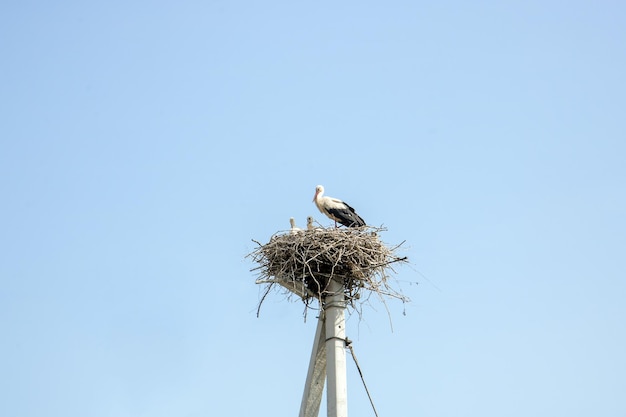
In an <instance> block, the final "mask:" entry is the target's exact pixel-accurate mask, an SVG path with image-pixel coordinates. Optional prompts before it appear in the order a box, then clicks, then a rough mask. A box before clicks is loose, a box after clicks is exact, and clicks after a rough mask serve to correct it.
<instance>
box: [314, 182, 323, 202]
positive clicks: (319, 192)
mask: <svg viewBox="0 0 626 417" xmlns="http://www.w3.org/2000/svg"><path fill="white" fill-rule="evenodd" d="M322 194H324V186H323V185H318V186H317V187H315V195H314V196H313V201H315V200H316V199H317V196H318V195H319V196H321V195H322Z"/></svg>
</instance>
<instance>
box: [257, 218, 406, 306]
mask: <svg viewBox="0 0 626 417" xmlns="http://www.w3.org/2000/svg"><path fill="white" fill-rule="evenodd" d="M383 230H385V229H382V228H374V227H368V226H365V227H359V228H326V229H324V228H316V229H315V230H302V231H297V232H294V231H288V232H282V233H280V232H279V233H277V234H275V235H273V236H272V237H271V238H270V241H269V242H268V243H266V244H261V243H259V242H257V241H254V242H255V243H257V245H258V247H257V248H256V249H255V250H254V251H253V252H252V253H250V254H248V255H247V257H251V258H252V260H253V261H254V262H256V263H257V264H258V266H257V267H256V268H253V269H252V271H256V272H257V273H258V274H259V279H257V281H256V282H257V284H267V288H266V290H265V292H264V294H263V297H262V298H261V302H260V303H259V309H260V306H261V303H262V302H263V300H264V299H265V297H266V296H267V294H268V293H269V292H270V291H271V290H272V289H273V288H274V287H275V285H276V284H278V285H280V286H281V287H282V288H283V289H287V290H289V293H288V295H289V296H291V294H295V295H297V296H298V297H300V298H301V299H302V300H303V301H304V302H305V305H306V306H307V307H309V306H310V305H311V304H310V303H311V302H312V301H314V300H319V301H320V302H323V300H324V298H325V296H326V295H328V294H329V293H328V284H329V282H330V280H331V279H334V280H338V281H339V282H341V283H342V284H343V288H344V293H345V294H344V295H345V300H346V301H347V303H348V305H351V306H356V303H357V301H361V302H362V301H365V300H368V299H369V297H370V296H371V295H372V294H377V295H378V296H380V297H392V298H397V299H400V300H402V301H403V302H406V301H408V298H406V297H405V296H404V295H402V294H401V293H400V292H399V291H397V290H395V289H394V288H392V286H391V285H390V283H389V281H390V280H389V278H390V276H391V273H392V272H394V273H395V271H394V270H393V266H394V264H396V263H398V262H408V261H407V258H406V257H399V256H397V255H396V254H395V251H396V250H397V249H398V248H399V247H400V246H401V245H402V243H401V244H399V245H397V246H395V247H388V246H386V245H385V244H384V243H383V242H382V241H381V240H380V239H379V233H380V232H381V231H383Z"/></svg>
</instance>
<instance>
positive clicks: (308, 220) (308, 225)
mask: <svg viewBox="0 0 626 417" xmlns="http://www.w3.org/2000/svg"><path fill="white" fill-rule="evenodd" d="M314 221H315V220H314V219H313V216H309V217H307V218H306V229H307V230H315V231H317V230H322V229H320V228H319V227H315V226H313V222H314Z"/></svg>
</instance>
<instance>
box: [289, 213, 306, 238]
mask: <svg viewBox="0 0 626 417" xmlns="http://www.w3.org/2000/svg"><path fill="white" fill-rule="evenodd" d="M289 224H291V234H292V235H295V234H297V233H302V232H304V230H302V229H300V228H299V227H298V226H296V219H294V218H293V217H290V218H289Z"/></svg>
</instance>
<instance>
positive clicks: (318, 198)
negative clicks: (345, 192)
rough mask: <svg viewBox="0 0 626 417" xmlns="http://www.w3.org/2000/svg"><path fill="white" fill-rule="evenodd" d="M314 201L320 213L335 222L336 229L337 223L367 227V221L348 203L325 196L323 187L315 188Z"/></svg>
mask: <svg viewBox="0 0 626 417" xmlns="http://www.w3.org/2000/svg"><path fill="white" fill-rule="evenodd" d="M313 201H314V202H315V205H316V206H317V208H318V209H319V211H321V212H322V213H323V214H325V215H326V216H328V217H329V218H330V219H331V220H334V221H335V227H337V222H339V223H341V224H342V225H344V226H347V227H359V226H365V221H364V220H363V219H362V218H361V217H360V216H359V215H358V214H356V212H355V211H354V209H353V208H352V207H350V206H349V205H348V204H347V203H345V202H343V201H341V200H339V199H337V198H332V197H327V196H324V187H323V186H322V185H318V186H317V187H315V196H314V197H313Z"/></svg>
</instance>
